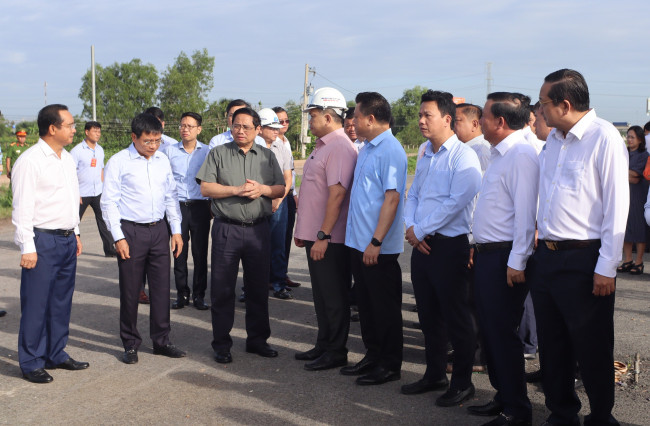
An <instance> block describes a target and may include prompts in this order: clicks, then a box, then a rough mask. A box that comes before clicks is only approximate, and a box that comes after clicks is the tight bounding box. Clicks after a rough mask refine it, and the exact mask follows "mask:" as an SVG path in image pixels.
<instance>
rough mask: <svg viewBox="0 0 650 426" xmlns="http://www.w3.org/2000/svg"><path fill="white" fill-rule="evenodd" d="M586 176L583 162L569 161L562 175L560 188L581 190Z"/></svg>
mask: <svg viewBox="0 0 650 426" xmlns="http://www.w3.org/2000/svg"><path fill="white" fill-rule="evenodd" d="M584 174H585V163H584V162H583V161H567V162H566V164H565V165H564V168H563V169H562V172H561V173H560V179H559V186H560V187H561V188H564V189H569V190H571V191H577V190H578V189H580V184H581V182H582V178H583V176H584Z"/></svg>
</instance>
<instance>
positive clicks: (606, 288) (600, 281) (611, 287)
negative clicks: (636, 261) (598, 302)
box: [592, 273, 616, 296]
mask: <svg viewBox="0 0 650 426" xmlns="http://www.w3.org/2000/svg"><path fill="white" fill-rule="evenodd" d="M615 290H616V278H610V277H605V276H603V275H600V274H596V273H594V291H593V292H592V293H593V295H594V296H609V295H610V294H612V293H614V291H615Z"/></svg>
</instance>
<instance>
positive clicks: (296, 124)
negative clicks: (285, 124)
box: [284, 101, 302, 151]
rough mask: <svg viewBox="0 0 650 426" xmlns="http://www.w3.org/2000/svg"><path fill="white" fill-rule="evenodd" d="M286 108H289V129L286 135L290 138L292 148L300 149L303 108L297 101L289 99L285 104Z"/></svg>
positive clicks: (293, 149) (294, 149)
mask: <svg viewBox="0 0 650 426" xmlns="http://www.w3.org/2000/svg"><path fill="white" fill-rule="evenodd" d="M284 109H286V110H287V115H288V116H289V130H287V133H285V135H284V136H285V137H286V138H287V139H289V143H291V150H292V151H296V150H298V149H299V143H300V118H301V116H302V110H301V108H300V105H298V104H296V102H295V101H287V103H286V104H284Z"/></svg>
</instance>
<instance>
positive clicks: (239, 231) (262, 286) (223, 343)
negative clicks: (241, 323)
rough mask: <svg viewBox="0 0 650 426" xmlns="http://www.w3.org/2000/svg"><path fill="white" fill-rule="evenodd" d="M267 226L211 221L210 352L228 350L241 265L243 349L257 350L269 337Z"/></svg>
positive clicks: (268, 232)
mask: <svg viewBox="0 0 650 426" xmlns="http://www.w3.org/2000/svg"><path fill="white" fill-rule="evenodd" d="M270 241H271V236H270V230H269V222H268V221H267V220H263V221H261V222H260V223H258V224H257V225H254V226H250V227H242V226H240V225H233V224H229V223H226V222H222V221H220V220H219V219H218V218H215V219H214V223H213V225H212V260H211V262H212V270H211V283H210V297H211V300H212V308H211V309H212V337H213V340H212V349H214V351H215V352H216V351H223V350H230V348H231V347H232V338H231V337H230V330H232V326H233V323H234V321H235V286H236V284H237V273H238V272H239V262H240V261H241V263H242V267H243V271H244V291H245V292H246V333H247V335H248V337H247V339H246V346H248V347H259V346H261V345H264V344H265V343H266V340H267V339H268V338H269V337H270V336H271V326H270V324H269V268H270V264H271V254H270V253H271V243H270Z"/></svg>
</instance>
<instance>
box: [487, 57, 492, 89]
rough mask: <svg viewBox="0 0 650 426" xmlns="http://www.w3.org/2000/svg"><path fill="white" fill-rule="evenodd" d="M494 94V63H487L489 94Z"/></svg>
mask: <svg viewBox="0 0 650 426" xmlns="http://www.w3.org/2000/svg"><path fill="white" fill-rule="evenodd" d="M490 93H492V62H488V63H487V94H488V95H489V94H490Z"/></svg>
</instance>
